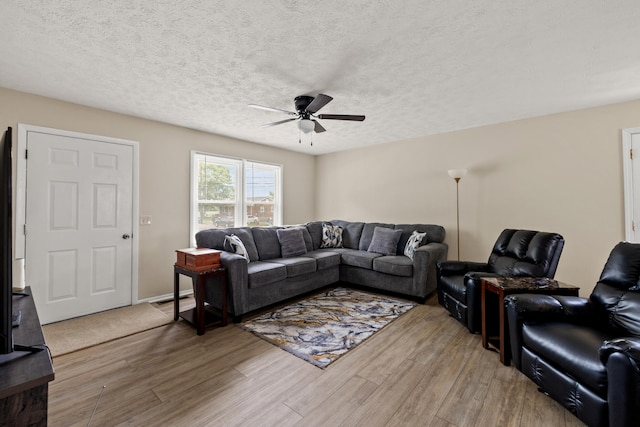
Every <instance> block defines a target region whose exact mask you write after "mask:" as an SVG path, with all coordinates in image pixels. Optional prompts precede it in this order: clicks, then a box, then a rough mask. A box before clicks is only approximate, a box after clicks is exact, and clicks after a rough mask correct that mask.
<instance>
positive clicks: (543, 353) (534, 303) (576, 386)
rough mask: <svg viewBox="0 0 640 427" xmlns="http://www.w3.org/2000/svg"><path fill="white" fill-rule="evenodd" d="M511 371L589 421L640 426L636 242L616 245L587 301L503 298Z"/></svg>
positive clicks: (638, 257) (639, 249) (639, 280)
mask: <svg viewBox="0 0 640 427" xmlns="http://www.w3.org/2000/svg"><path fill="white" fill-rule="evenodd" d="M505 305H506V310H507V318H508V323H509V335H510V338H511V351H512V355H513V362H514V365H515V366H516V368H518V369H519V370H520V371H522V372H523V373H524V374H525V375H526V376H528V377H529V378H531V379H532V380H533V381H534V382H535V383H536V384H538V386H539V388H540V390H541V391H543V392H544V393H546V394H548V395H549V396H551V397H552V398H553V399H555V400H557V401H558V402H559V403H560V404H561V405H563V406H564V407H566V408H567V409H568V410H570V411H571V412H572V413H574V414H575V415H576V416H577V417H578V418H579V419H581V420H582V421H584V422H585V423H587V424H588V425H590V426H616V427H618V426H620V427H623V426H636V427H637V426H640V244H634V243H619V244H618V245H617V246H616V247H615V248H613V250H612V251H611V254H610V255H609V259H608V261H607V263H606V265H605V266H604V270H603V271H602V274H601V276H600V280H599V281H598V283H597V285H596V287H595V288H594V290H593V292H592V293H591V296H590V297H589V298H588V299H587V298H579V297H566V296H565V297H563V296H550V295H540V294H537V295H533V294H518V295H511V296H508V297H507V298H505Z"/></svg>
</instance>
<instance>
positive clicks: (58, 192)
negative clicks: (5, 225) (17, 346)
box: [25, 131, 136, 323]
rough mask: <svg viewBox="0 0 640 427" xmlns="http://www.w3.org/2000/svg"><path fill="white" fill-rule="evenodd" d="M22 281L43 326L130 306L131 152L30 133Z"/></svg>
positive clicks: (115, 145)
mask: <svg viewBox="0 0 640 427" xmlns="http://www.w3.org/2000/svg"><path fill="white" fill-rule="evenodd" d="M26 149H27V161H26V171H27V173H26V221H25V222H26V241H25V255H26V256H25V269H26V272H25V278H26V282H27V285H29V286H31V289H32V292H33V295H34V300H35V302H36V307H37V309H38V314H39V316H40V320H41V322H42V323H51V322H55V321H59V320H64V319H68V318H72V317H77V316H80V315H84V314H89V313H95V312H98V311H102V310H106V309H110V308H115V307H121V306H125V305H130V304H131V303H132V273H133V272H132V250H133V243H132V242H133V238H134V237H136V236H133V235H132V234H133V173H134V170H133V167H134V165H133V158H134V155H133V147H132V146H131V145H127V144H119V143H113V142H105V141H101V140H98V139H92V138H83V137H75V136H69V135H58V134H52V133H48V132H34V131H31V132H29V133H28V136H27V146H26Z"/></svg>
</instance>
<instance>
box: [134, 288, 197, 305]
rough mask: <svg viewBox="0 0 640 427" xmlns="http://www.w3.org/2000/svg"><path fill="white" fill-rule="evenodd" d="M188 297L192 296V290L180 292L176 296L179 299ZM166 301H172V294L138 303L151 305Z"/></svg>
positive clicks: (145, 299)
mask: <svg viewBox="0 0 640 427" xmlns="http://www.w3.org/2000/svg"><path fill="white" fill-rule="evenodd" d="M189 295H193V290H187V291H180V293H179V294H178V296H179V298H184V297H187V296H189ZM168 301H173V292H172V293H170V294H164V295H159V296H156V297H150V298H143V299H139V300H138V303H142V302H148V303H150V304H153V303H163V302H168Z"/></svg>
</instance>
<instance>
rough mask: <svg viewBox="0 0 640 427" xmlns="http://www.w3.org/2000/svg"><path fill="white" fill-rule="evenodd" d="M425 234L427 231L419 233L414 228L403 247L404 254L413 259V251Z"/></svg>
mask: <svg viewBox="0 0 640 427" xmlns="http://www.w3.org/2000/svg"><path fill="white" fill-rule="evenodd" d="M426 235H427V233H419V232H418V231H417V230H414V231H413V233H411V236H410V237H409V240H407V244H406V245H405V247H404V254H405V255H406V256H408V257H409V258H411V259H413V253H414V252H415V251H416V249H418V248H419V247H420V243H421V242H422V239H424V237H425V236H426Z"/></svg>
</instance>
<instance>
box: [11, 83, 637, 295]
mask: <svg viewBox="0 0 640 427" xmlns="http://www.w3.org/2000/svg"><path fill="white" fill-rule="evenodd" d="M0 99H1V100H2V102H0V119H1V123H2V125H3V126H12V127H14V129H15V128H17V124H18V123H26V124H32V125H38V126H46V127H52V128H58V129H65V130H71V131H76V132H85V133H90V134H98V135H104V136H109V137H115V138H123V139H129V140H133V141H138V142H139V143H140V214H141V215H152V216H153V224H152V225H151V226H148V227H144V226H141V227H140V236H139V237H140V239H139V248H140V265H139V298H141V299H142V298H150V297H154V296H158V295H164V294H167V293H170V292H171V289H172V278H171V265H172V263H173V262H174V253H173V250H174V249H176V248H181V247H186V246H188V245H189V236H188V234H189V196H188V191H189V153H190V150H194V149H195V150H201V151H206V152H211V153H215V154H221V155H227V156H234V157H244V158H249V159H253V160H259V161H265V162H273V163H280V164H283V165H284V197H285V198H284V222H285V223H286V224H293V223H299V222H305V221H308V220H310V219H314V218H315V219H331V218H343V219H350V220H362V221H386V222H394V223H399V222H427V223H434V224H441V225H443V226H444V227H445V228H446V229H447V243H449V245H450V250H449V258H451V259H455V258H456V233H455V226H456V223H455V183H454V181H453V180H452V179H451V178H449V176H448V175H447V169H452V168H467V169H469V173H468V175H467V176H465V177H464V178H463V179H462V180H461V181H460V227H461V257H462V259H466V260H473V261H485V260H486V259H487V257H488V255H489V250H490V249H491V247H492V245H493V243H494V241H495V239H496V237H497V235H498V234H499V233H500V231H501V230H502V229H504V228H507V227H514V228H531V229H540V230H548V231H556V232H559V233H561V234H563V235H564V236H565V238H566V240H567V244H566V246H565V250H564V253H563V255H562V259H561V261H560V266H559V268H558V273H557V275H556V277H557V278H558V279H560V280H563V281H567V282H571V283H574V284H576V285H578V286H580V287H581V288H582V290H581V294H582V295H588V294H589V293H590V292H591V290H592V288H593V285H594V283H595V281H596V280H597V277H598V275H599V274H600V271H601V269H602V266H603V265H604V262H605V260H606V257H607V255H608V253H609V251H610V249H611V248H612V247H613V245H614V244H615V243H616V242H618V241H620V240H622V239H623V238H624V224H623V217H624V210H623V204H624V202H623V185H622V161H621V137H620V130H621V129H624V128H630V127H638V126H640V101H634V102H628V103H622V104H615V105H609V106H604V107H599V108H593V109H588V110H580V111H574V112H568V113H562V114H555V115H550V116H544V117H538V118H533V119H528V120H521V121H515V122H509V123H502V124H498V125H492V126H485V127H481V128H475V129H468V130H464V131H458V132H452V133H448V134H442V135H436V136H431V137H424V138H417V139H413V140H407V141H400V142H395V143H391V144H383V145H378V146H374V147H370V148H366V149H359V150H351V151H345V152H340V153H334V154H328V155H323V156H319V157H317V158H314V157H312V156H307V155H303V154H298V153H294V152H290V151H286V150H280V149H276V148H271V147H266V146H263V145H259V144H253V143H249V142H245V141H239V140H235V139H231V138H226V137H222V136H217V135H211V134H207V133H203V132H198V131H194V130H190V129H185V128H181V127H177V126H172V125H168V124H163V123H158V122H153V121H149V120H144V119H139V118H135V117H131V116H126V115H121V114H115V113H110V112H106V111H102V110H97V109H93V108H88V107H83V106H79V105H75V104H70V103H65V102H61V101H57V100H53V99H49V98H43V97H39V96H34V95H29V94H25V93H21V92H15V91H11V90H7V89H3V88H0ZM14 136H15V133H14ZM314 194H315V197H314Z"/></svg>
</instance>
